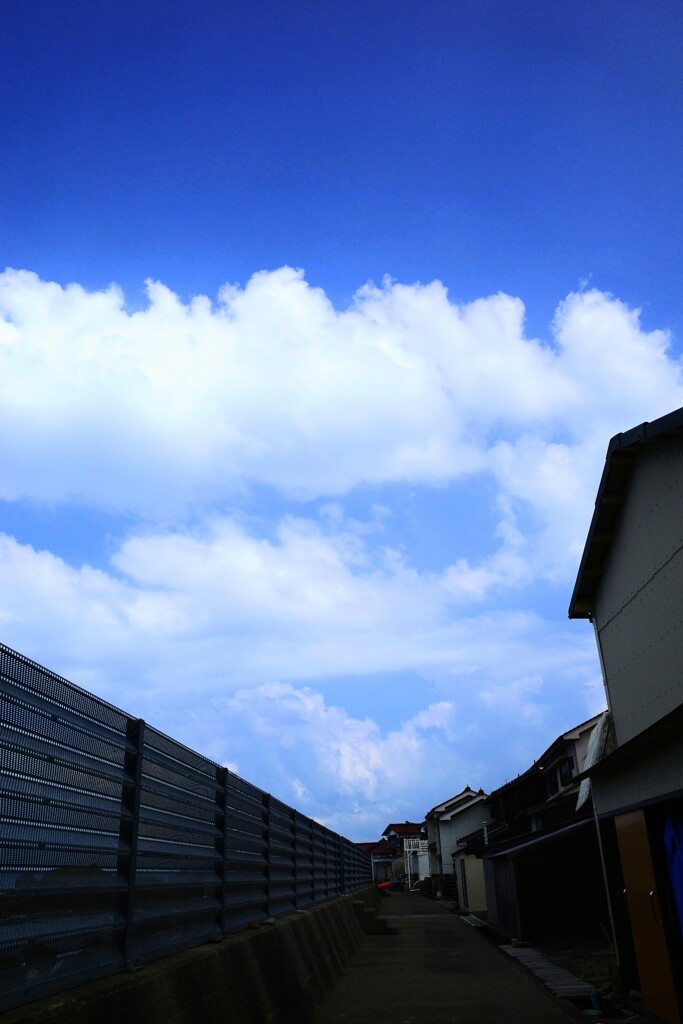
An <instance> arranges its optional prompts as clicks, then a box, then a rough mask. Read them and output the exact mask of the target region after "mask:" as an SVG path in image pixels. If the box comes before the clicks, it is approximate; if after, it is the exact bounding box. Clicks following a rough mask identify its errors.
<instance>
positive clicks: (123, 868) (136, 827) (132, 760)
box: [118, 718, 145, 971]
mask: <svg viewBox="0 0 683 1024" xmlns="http://www.w3.org/2000/svg"><path fill="white" fill-rule="evenodd" d="M126 739H127V740H128V743H129V744H132V746H133V749H132V750H131V749H127V750H126V753H125V754H124V758H123V771H124V775H125V777H124V780H123V786H122V788H121V818H120V824H119V841H120V843H121V845H122V846H123V849H120V851H119V857H118V868H119V872H120V873H121V874H122V875H123V876H124V878H125V879H126V881H127V883H128V891H127V893H126V904H125V912H124V917H125V931H124V936H123V962H124V965H125V968H126V970H127V971H132V970H134V968H135V958H134V952H133V950H134V938H135V880H136V874H137V864H138V837H139V833H140V798H141V794H142V762H143V759H144V750H145V723H144V721H143V720H142V719H141V718H129V719H128V720H127V723H126ZM129 780H130V781H129Z"/></svg>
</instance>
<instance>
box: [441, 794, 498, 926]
mask: <svg viewBox="0 0 683 1024" xmlns="http://www.w3.org/2000/svg"><path fill="white" fill-rule="evenodd" d="M485 800H486V793H485V792H484V790H483V789H478V790H474V789H471V788H470V787H469V786H465V788H464V789H463V790H462V791H461V792H460V793H456V795H455V796H452V797H451V798H450V799H449V800H445V801H444V802H443V803H441V804H437V805H436V807H432V809H431V810H430V811H427V814H426V815H425V820H426V822H427V842H428V848H429V866H430V874H431V877H432V879H433V880H434V891H433V895H434V896H436V897H437V898H439V897H443V898H444V899H449V900H452V901H453V902H454V903H456V904H457V905H458V909H459V910H466V911H469V912H471V913H474V912H480V913H484V912H485V911H486V893H485V889H484V872H483V868H482V865H481V861H479V860H478V859H477V857H476V856H475V855H474V854H473V853H471V852H468V851H467V850H466V849H465V847H464V846H463V845H462V844H461V837H463V836H465V835H467V834H468V833H471V832H472V831H473V830H474V829H475V828H479V827H480V826H481V825H482V823H484V822H488V820H489V812H488V809H486V808H485V807H484V803H485Z"/></svg>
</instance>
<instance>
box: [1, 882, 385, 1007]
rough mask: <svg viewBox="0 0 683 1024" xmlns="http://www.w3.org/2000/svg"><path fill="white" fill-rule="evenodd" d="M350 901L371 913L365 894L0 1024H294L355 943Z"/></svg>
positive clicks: (372, 893) (357, 919) (372, 903)
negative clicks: (359, 903) (228, 1022)
mask: <svg viewBox="0 0 683 1024" xmlns="http://www.w3.org/2000/svg"><path fill="white" fill-rule="evenodd" d="M359 900H362V901H363V903H364V905H365V907H367V908H370V907H372V908H373V909H374V910H375V911H376V910H377V909H378V907H379V902H380V901H379V897H378V894H377V890H376V889H374V888H369V889H364V890H361V891H359V892H356V893H354V894H353V895H351V896H342V897H340V898H339V899H336V900H332V901H331V902H330V903H325V904H322V905H321V906H318V907H313V908H311V909H310V910H307V911H305V912H303V913H299V912H297V913H296V914H292V915H290V916H289V917H285V918H280V919H279V920H277V921H276V922H275V923H274V924H270V925H268V924H263V925H261V926H260V927H258V928H257V929H255V930H248V931H245V932H242V933H241V934H239V935H236V936H233V937H232V938H229V939H225V940H224V941H223V942H221V943H217V944H209V945H205V946H200V947H198V948H196V949H193V950H190V951H188V952H186V953H181V954H179V955H177V956H174V957H169V958H168V959H166V960H161V961H158V962H157V963H154V964H150V965H149V966H147V967H144V968H142V969H141V970H139V971H135V972H134V973H132V974H118V975H115V976H113V977H110V978H105V979H104V980H102V981H96V982H92V983H91V984H89V985H83V986H81V987H80V988H77V989H73V990H71V991H69V992H63V993H61V994H60V995H58V996H52V997H51V998H49V999H43V1000H40V1001H39V1002H37V1003H31V1004H29V1005H28V1006H23V1007H21V1008H19V1009H16V1010H10V1011H8V1012H7V1013H5V1014H3V1015H2V1024H214V1022H216V1024H218V1022H220V1024H225V1022H226V1021H230V1024H281V1022H282V1024H285V1022H290V1021H292V1020H294V1019H297V1020H298V1021H299V1022H301V1024H303V1022H305V1021H306V1020H308V1019H309V1017H310V1015H311V1011H312V1009H313V1007H314V1006H315V1005H316V1004H317V1003H319V1002H320V1001H321V999H322V998H324V996H325V994H326V993H327V992H328V991H329V990H330V989H331V988H332V987H333V985H334V983H335V981H336V979H337V978H338V977H339V975H340V974H341V973H342V972H343V971H344V969H345V968H346V966H347V964H348V963H349V961H350V960H351V957H352V956H353V954H354V953H355V951H356V949H357V948H358V946H359V944H360V942H361V939H362V938H363V926H362V923H361V917H362V915H360V914H359V913H358V907H357V903H358V901H359ZM354 902H355V903H356V906H354Z"/></svg>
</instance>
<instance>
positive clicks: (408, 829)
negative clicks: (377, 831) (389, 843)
mask: <svg viewBox="0 0 683 1024" xmlns="http://www.w3.org/2000/svg"><path fill="white" fill-rule="evenodd" d="M421 831H422V825H418V824H417V823H416V822H414V821H401V822H399V823H398V824H393V825H387V827H386V828H385V829H384V832H382V835H383V836H385V835H386V834H387V832H395V833H396V835H397V836H414V835H417V834H418V833H419V832H421Z"/></svg>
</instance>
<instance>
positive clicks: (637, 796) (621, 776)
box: [593, 735, 683, 816]
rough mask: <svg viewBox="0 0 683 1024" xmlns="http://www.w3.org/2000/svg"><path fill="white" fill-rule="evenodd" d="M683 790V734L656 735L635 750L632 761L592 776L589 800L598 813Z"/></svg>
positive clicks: (619, 809) (624, 808)
mask: <svg viewBox="0 0 683 1024" xmlns="http://www.w3.org/2000/svg"><path fill="white" fill-rule="evenodd" d="M681 791H683V738H681V737H680V736H678V735H671V736H668V737H665V738H660V739H659V740H658V741H657V742H656V744H653V746H652V748H651V749H649V750H647V751H643V750H641V751H639V752H638V754H637V756H634V759H633V761H632V762H628V761H620V762H619V764H618V766H615V768H614V771H612V772H610V773H609V774H607V773H606V772H605V773H601V774H599V775H597V776H596V777H595V778H594V779H593V801H594V805H595V809H596V811H597V813H598V814H599V815H600V816H603V815H611V814H618V813H619V812H620V811H625V810H628V809H629V808H632V807H636V806H640V805H642V804H644V803H647V802H650V801H654V800H661V799H664V798H665V797H668V796H669V795H670V794H671V793H676V792H681Z"/></svg>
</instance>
